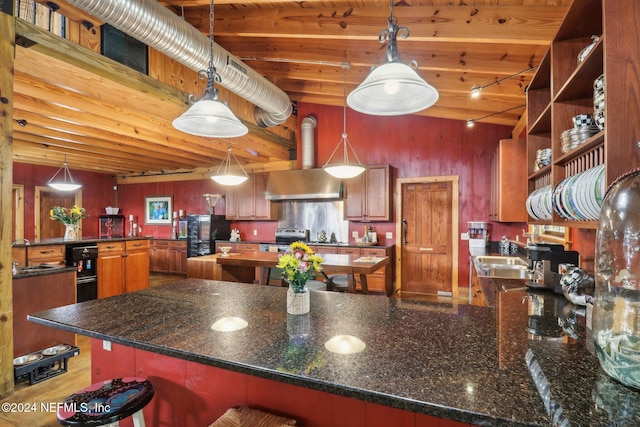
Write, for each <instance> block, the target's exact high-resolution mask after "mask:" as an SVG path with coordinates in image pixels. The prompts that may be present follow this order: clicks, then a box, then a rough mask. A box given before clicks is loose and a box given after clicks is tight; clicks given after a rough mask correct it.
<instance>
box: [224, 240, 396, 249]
mask: <svg viewBox="0 0 640 427" xmlns="http://www.w3.org/2000/svg"><path fill="white" fill-rule="evenodd" d="M217 242H218V243H221V242H222V243H224V242H229V243H240V244H243V243H245V244H254V245H255V244H262V245H282V243H276V242H275V241H268V242H267V241H255V242H252V241H249V240H241V241H239V242H235V241H234V242H231V241H230V240H217ZM306 243H307V245H309V246H335V247H339V248H382V249H386V248H390V247H393V246H395V244H392V245H358V244H356V243H345V242H337V243H329V242H306Z"/></svg>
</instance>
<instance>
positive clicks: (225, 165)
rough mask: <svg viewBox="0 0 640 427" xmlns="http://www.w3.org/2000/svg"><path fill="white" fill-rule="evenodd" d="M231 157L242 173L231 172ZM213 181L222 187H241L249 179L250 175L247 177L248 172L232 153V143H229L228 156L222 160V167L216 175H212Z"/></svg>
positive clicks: (219, 167)
mask: <svg viewBox="0 0 640 427" xmlns="http://www.w3.org/2000/svg"><path fill="white" fill-rule="evenodd" d="M231 156H233V158H234V159H235V161H236V163H237V164H238V166H239V167H240V170H241V171H242V173H239V172H234V171H232V170H231ZM211 179H212V180H214V181H215V182H217V183H218V184H221V185H239V184H242V183H243V182H245V181H246V180H247V179H249V175H247V172H246V171H245V170H244V168H243V167H242V165H241V164H240V161H239V160H238V158H237V157H236V155H235V154H233V153H232V152H231V141H229V148H228V149H227V155H226V156H225V158H224V159H223V160H222V163H220V166H218V170H217V171H216V173H215V174H214V175H211Z"/></svg>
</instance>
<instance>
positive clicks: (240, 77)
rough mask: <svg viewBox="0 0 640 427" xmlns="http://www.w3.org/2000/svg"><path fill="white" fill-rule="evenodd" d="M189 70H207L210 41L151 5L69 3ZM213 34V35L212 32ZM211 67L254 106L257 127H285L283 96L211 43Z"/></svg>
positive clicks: (145, 1)
mask: <svg viewBox="0 0 640 427" xmlns="http://www.w3.org/2000/svg"><path fill="white" fill-rule="evenodd" d="M68 2H69V3H70V4H72V5H74V6H76V7H78V8H80V9H82V10H84V11H85V12H87V13H89V14H91V15H93V16H95V17H97V18H99V19H101V20H103V21H104V22H106V23H108V24H109V25H112V26H114V27H116V28H117V29H119V30H120V31H122V32H124V33H126V34H128V35H130V36H131V37H133V38H135V39H137V40H139V41H140V42H142V43H145V44H147V45H148V46H151V47H153V48H154V49H156V50H158V51H159V52H161V53H163V54H165V55H166V56H168V57H170V58H172V59H175V60H176V61H178V62H180V63H181V64H182V65H184V66H185V67H188V68H190V69H192V70H194V71H199V70H204V69H206V68H207V67H208V65H209V58H210V55H211V54H210V50H209V47H210V46H209V38H208V37H207V36H205V35H203V34H202V33H201V32H200V31H198V30H197V29H196V28H195V27H194V26H192V25H191V24H189V23H188V22H186V21H185V20H183V19H182V18H180V17H179V16H177V15H176V14H174V13H173V12H171V11H170V10H169V9H167V8H166V7H164V6H162V5H160V3H158V2H157V1H155V0H68ZM214 32H215V31H214ZM213 66H214V67H215V68H216V72H217V73H218V74H219V75H220V78H221V79H222V82H221V83H220V84H221V85H222V86H223V87H225V88H227V89H228V90H230V91H231V92H233V93H235V94H237V95H239V96H241V97H243V98H244V99H246V100H247V101H250V102H251V103H253V104H255V105H256V110H255V113H254V114H255V118H256V123H257V124H258V126H261V127H268V126H274V125H278V124H280V123H284V121H285V120H287V118H288V117H289V116H290V115H291V112H292V109H293V108H292V105H291V101H290V100H289V97H288V96H287V94H286V93H285V92H284V91H282V90H281V89H280V88H278V87H277V86H276V85H274V84H273V83H271V82H270V81H268V80H267V79H265V78H264V77H262V76H261V75H260V74H258V73H257V72H255V71H254V70H252V69H251V68H249V67H248V66H247V65H245V64H244V63H242V61H240V59H238V58H236V57H234V56H233V55H231V53H230V52H228V51H226V50H225V49H224V48H222V47H221V46H219V45H218V44H217V43H214V46H213Z"/></svg>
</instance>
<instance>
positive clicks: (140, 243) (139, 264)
mask: <svg viewBox="0 0 640 427" xmlns="http://www.w3.org/2000/svg"><path fill="white" fill-rule="evenodd" d="M149 243H150V242H149V241H148V240H130V241H127V242H126V256H125V257H124V260H125V261H124V263H125V266H124V283H125V285H124V288H125V289H124V291H125V292H133V291H137V290H140V289H147V288H148V287H149V246H150V245H149ZM168 258H169V252H168V248H167V264H168ZM167 267H168V265H167Z"/></svg>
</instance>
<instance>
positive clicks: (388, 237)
mask: <svg viewBox="0 0 640 427" xmlns="http://www.w3.org/2000/svg"><path fill="white" fill-rule="evenodd" d="M384 237H385V238H387V239H393V233H392V232H391V231H387V232H386V233H385V234H384Z"/></svg>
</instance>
